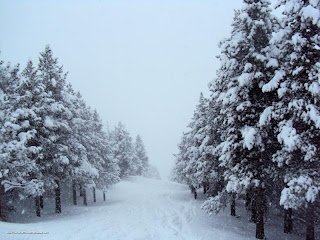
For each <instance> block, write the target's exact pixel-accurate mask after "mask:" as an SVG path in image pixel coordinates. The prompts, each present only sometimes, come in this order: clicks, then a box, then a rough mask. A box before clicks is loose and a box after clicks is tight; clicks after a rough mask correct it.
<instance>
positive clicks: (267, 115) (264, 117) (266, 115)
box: [259, 106, 274, 127]
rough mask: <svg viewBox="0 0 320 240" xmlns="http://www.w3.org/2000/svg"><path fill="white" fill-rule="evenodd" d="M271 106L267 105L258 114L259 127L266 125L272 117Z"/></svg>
mask: <svg viewBox="0 0 320 240" xmlns="http://www.w3.org/2000/svg"><path fill="white" fill-rule="evenodd" d="M273 109H274V108H273V107H272V106H271V107H267V108H266V109H265V110H264V111H263V112H262V113H261V115H260V119H259V125H260V127H262V126H264V125H266V124H267V123H268V122H269V121H270V120H271V117H272V111H273Z"/></svg>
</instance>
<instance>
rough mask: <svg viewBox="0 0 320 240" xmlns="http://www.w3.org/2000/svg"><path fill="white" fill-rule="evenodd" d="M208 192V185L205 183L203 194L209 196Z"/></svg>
mask: <svg viewBox="0 0 320 240" xmlns="http://www.w3.org/2000/svg"><path fill="white" fill-rule="evenodd" d="M207 191H208V185H207V183H203V194H207Z"/></svg>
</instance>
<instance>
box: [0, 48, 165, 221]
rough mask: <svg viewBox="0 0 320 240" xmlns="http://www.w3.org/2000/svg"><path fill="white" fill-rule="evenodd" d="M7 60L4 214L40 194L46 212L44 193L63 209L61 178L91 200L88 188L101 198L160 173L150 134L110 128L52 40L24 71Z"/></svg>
mask: <svg viewBox="0 0 320 240" xmlns="http://www.w3.org/2000/svg"><path fill="white" fill-rule="evenodd" d="M19 68H20V65H16V66H14V67H12V66H11V65H10V63H7V64H5V63H4V62H3V61H1V65H0V78H1V81H0V96H1V98H0V125H1V129H0V131H1V135H0V141H1V144H0V166H1V169H0V180H1V185H0V216H1V221H7V220H8V215H9V214H10V211H14V210H15V206H14V203H15V202H17V201H18V200H22V199H26V198H34V201H35V214H36V215H37V216H38V217H40V216H41V209H42V208H43V206H44V204H45V203H44V200H43V199H44V196H48V197H49V198H54V199H55V212H56V213H61V211H62V206H61V184H62V183H63V184H66V186H68V187H69V191H70V192H72V201H73V204H74V205H77V204H78V201H77V192H78V193H79V192H80V196H81V197H82V198H83V199H82V201H83V205H87V204H88V202H87V191H86V190H87V189H88V190H89V189H90V190H91V191H92V193H93V199H94V202H96V193H95V191H96V188H97V189H99V190H101V191H103V200H104V201H105V200H106V196H105V192H106V191H107V189H108V187H109V186H111V185H114V184H115V183H117V182H119V181H120V180H121V179H123V178H125V177H127V176H129V175H139V176H147V177H148V176H149V177H151V176H156V177H159V173H158V172H157V169H155V168H154V167H153V166H151V165H150V164H149V159H148V156H147V152H146V150H145V147H144V143H143V140H142V138H141V136H140V135H137V137H136V139H135V140H133V139H132V137H131V136H130V133H129V132H128V130H127V129H126V127H125V125H124V124H122V123H121V122H119V124H118V125H117V126H115V127H114V129H107V131H106V130H105V128H104V127H103V123H102V120H101V119H100V117H99V114H98V112H97V111H96V110H93V109H92V108H90V107H89V106H87V104H86V102H85V100H84V99H83V98H82V96H81V94H80V92H76V91H75V90H74V89H73V88H72V86H71V84H67V81H66V79H67V73H65V72H64V71H63V68H62V66H60V65H59V64H58V59H57V58H55V57H54V56H53V53H52V50H51V48H50V47H49V46H47V47H46V48H45V50H44V51H43V52H41V53H40V57H39V64H38V66H37V67H35V66H34V64H33V63H32V61H29V62H28V63H27V64H26V67H25V69H23V70H22V71H20V69H19ZM70 195H71V194H70Z"/></svg>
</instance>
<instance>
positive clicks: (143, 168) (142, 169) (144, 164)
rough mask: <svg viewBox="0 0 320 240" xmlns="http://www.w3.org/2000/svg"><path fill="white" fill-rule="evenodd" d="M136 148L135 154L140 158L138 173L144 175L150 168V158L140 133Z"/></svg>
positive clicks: (135, 144)
mask: <svg viewBox="0 0 320 240" xmlns="http://www.w3.org/2000/svg"><path fill="white" fill-rule="evenodd" d="M134 148H135V155H136V157H137V159H138V165H137V174H138V175H140V176H143V175H145V174H146V172H147V170H148V166H149V159H148V155H147V152H146V149H145V147H144V144H143V141H142V138H141V136H140V135H137V137H136V140H135V143H134Z"/></svg>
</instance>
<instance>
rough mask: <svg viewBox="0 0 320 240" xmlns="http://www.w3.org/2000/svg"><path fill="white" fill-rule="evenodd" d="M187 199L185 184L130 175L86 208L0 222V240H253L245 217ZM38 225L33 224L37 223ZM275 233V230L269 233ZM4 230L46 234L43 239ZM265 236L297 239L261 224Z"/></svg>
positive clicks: (77, 207)
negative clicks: (209, 212) (211, 212)
mask: <svg viewBox="0 0 320 240" xmlns="http://www.w3.org/2000/svg"><path fill="white" fill-rule="evenodd" d="M199 195H200V199H199V200H194V199H192V195H191V194H190V191H189V189H188V187H187V186H185V185H181V184H177V183H172V182H167V181H159V180H151V179H146V178H141V177H131V178H129V179H127V180H126V181H122V182H120V183H118V184H117V185H115V186H113V187H112V188H111V189H110V191H109V192H108V194H107V201H106V202H102V201H101V199H98V200H99V201H98V202H97V203H90V205H91V206H88V207H83V206H69V207H67V208H65V209H63V213H62V214H61V215H59V216H54V215H53V214H51V215H49V216H44V217H43V218H42V219H41V221H39V219H36V218H35V219H36V220H31V222H30V223H28V224H25V223H24V224H20V223H19V224H18V223H2V222H0V229H1V232H0V239H6V240H10V239H12V240H13V239H14V240H19V239H23V240H26V239H37V240H38V239H39V240H40V239H41V240H98V239H99V240H100V239H101V240H114V239H119V240H127V239H128V240H130V239H134V240H138V239H139V240H143V239H144V240H151V239H159V240H160V239H161V240H169V239H179V240H180V239H186V240H187V239H190V240H191V239H203V240H205V239H210V240H219V239H221V240H223V239H226V240H233V239H235V240H244V239H255V238H254V234H255V225H254V224H252V223H249V222H248V221H247V216H246V215H244V216H240V217H239V218H235V217H231V216H229V214H228V212H229V211H226V212H224V213H221V214H219V215H217V216H213V217H209V216H208V215H207V214H206V213H205V212H204V211H202V210H201V209H200V205H201V203H202V202H203V200H201V197H202V195H201V194H199ZM37 221H38V222H37ZM274 230H276V231H274ZM7 232H48V234H44V235H26V234H23V235H22V234H19V235H18V234H7ZM266 235H267V238H268V239H272V240H280V239H283V240H284V239H288V240H289V239H290V240H295V239H302V238H298V237H297V236H293V235H285V234H281V226H268V225H267V234H266Z"/></svg>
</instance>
